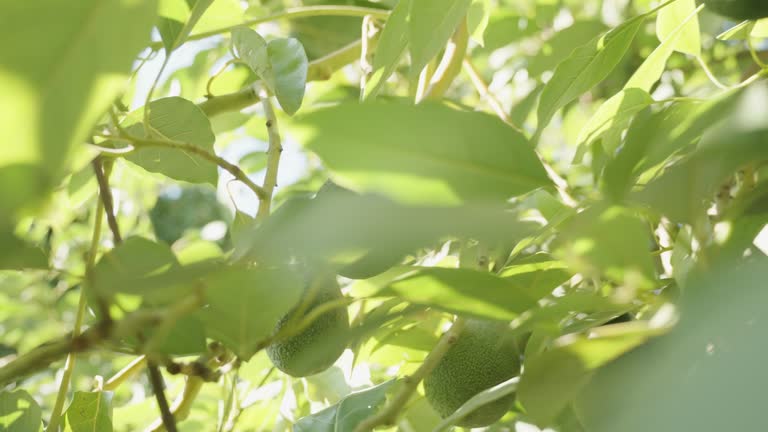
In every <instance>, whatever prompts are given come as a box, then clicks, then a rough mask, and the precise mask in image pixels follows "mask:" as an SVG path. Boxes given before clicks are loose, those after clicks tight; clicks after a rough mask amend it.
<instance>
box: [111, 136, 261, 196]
mask: <svg viewBox="0 0 768 432" xmlns="http://www.w3.org/2000/svg"><path fill="white" fill-rule="evenodd" d="M107 138H109V139H114V140H118V141H128V142H129V143H131V144H132V145H133V146H134V147H136V148H141V147H167V148H172V149H177V150H183V151H186V152H189V153H192V154H195V155H197V156H200V157H201V158H203V159H205V160H207V161H209V162H212V163H214V164H216V165H218V166H220V167H221V168H222V169H224V170H225V171H227V172H229V173H230V174H232V175H233V176H234V177H235V178H236V179H237V180H239V181H241V182H242V183H244V184H245V185H246V186H248V188H249V189H251V190H252V191H253V193H255V194H256V196H257V197H258V198H259V199H264V197H266V196H267V194H266V192H265V191H264V189H262V188H261V187H260V186H259V185H257V184H256V183H254V182H253V180H251V179H250V178H249V177H248V175H247V174H245V172H243V170H241V169H240V167H238V166H237V165H235V164H232V163H230V162H228V161H227V160H226V159H224V158H221V157H219V156H217V155H216V154H214V153H211V152H209V151H207V150H205V149H204V148H202V147H198V146H196V145H193V144H188V143H183V142H178V141H171V140H167V139H146V138H138V137H134V136H119V137H117V136H115V137H111V136H110V137H107Z"/></svg>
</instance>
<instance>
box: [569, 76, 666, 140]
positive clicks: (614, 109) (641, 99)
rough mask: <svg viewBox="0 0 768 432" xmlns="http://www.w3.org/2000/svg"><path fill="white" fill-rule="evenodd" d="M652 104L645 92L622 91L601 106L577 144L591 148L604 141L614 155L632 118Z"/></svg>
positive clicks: (632, 89)
mask: <svg viewBox="0 0 768 432" xmlns="http://www.w3.org/2000/svg"><path fill="white" fill-rule="evenodd" d="M652 103H653V98H651V95H649V94H648V92H646V91H645V90H642V89H638V88H628V89H625V90H622V91H621V92H619V93H617V94H616V95H614V96H613V97H611V98H610V99H608V100H607V101H605V103H603V104H602V105H600V108H598V109H597V112H595V114H593V115H592V117H590V119H589V121H588V122H587V123H586V124H585V125H584V127H583V128H582V129H581V132H579V137H578V138H577V139H576V142H577V143H578V145H579V146H589V145H592V143H593V142H595V141H597V140H602V143H603V148H604V149H605V151H606V153H608V154H609V155H611V154H613V153H614V152H615V151H616V149H617V148H618V147H619V143H620V142H621V133H622V132H623V131H624V129H626V127H627V126H628V125H629V123H630V121H631V120H632V117H633V116H634V115H635V114H637V113H638V112H640V111H641V110H642V109H643V108H646V107H647V106H649V105H650V104H652Z"/></svg>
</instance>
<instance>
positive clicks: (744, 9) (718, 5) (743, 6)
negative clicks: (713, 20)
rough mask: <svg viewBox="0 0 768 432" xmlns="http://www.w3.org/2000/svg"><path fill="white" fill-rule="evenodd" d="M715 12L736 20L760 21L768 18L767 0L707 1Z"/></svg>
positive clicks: (708, 5) (709, 7)
mask: <svg viewBox="0 0 768 432" xmlns="http://www.w3.org/2000/svg"><path fill="white" fill-rule="evenodd" d="M704 4H706V5H707V8H708V9H709V10H711V11H713V12H716V13H718V14H720V15H723V16H725V17H728V18H733V19H735V20H758V19H761V18H766V17H768V1H766V0H705V1H704Z"/></svg>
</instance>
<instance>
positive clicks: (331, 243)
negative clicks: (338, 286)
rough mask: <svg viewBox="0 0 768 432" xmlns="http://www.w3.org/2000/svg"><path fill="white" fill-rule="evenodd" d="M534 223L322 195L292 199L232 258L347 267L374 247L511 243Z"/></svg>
mask: <svg viewBox="0 0 768 432" xmlns="http://www.w3.org/2000/svg"><path fill="white" fill-rule="evenodd" d="M373 226H375V227H376V229H375V230H372V229H371V227H373ZM535 227H537V225H536V224H532V223H529V222H521V221H518V220H516V219H515V218H514V217H511V215H510V214H509V213H508V212H507V211H506V210H505V209H504V208H503V207H502V206H498V207H495V206H482V205H473V206H466V207H406V206H402V205H400V204H396V203H393V202H391V201H389V200H386V199H383V198H380V197H375V196H365V195H363V196H359V195H356V194H351V193H344V194H343V193H338V194H336V193H328V194H318V196H317V198H315V199H310V198H307V197H296V198H292V199H290V200H288V201H287V202H285V203H284V204H283V205H282V206H281V207H279V208H278V209H277V210H276V211H275V212H274V213H273V214H272V216H270V217H269V218H268V219H267V220H266V221H264V222H263V223H262V224H261V225H259V226H255V227H253V228H251V229H250V230H249V231H248V232H246V233H243V234H242V235H241V236H239V237H240V242H239V245H240V248H239V249H238V250H236V251H235V253H234V258H235V259H246V258H247V259H249V260H256V261H259V262H273V263H280V262H286V261H291V260H292V259H293V258H294V257H301V259H302V260H304V259H306V260H308V261H309V262H324V263H329V264H331V265H336V266H339V267H344V266H346V265H348V264H350V263H351V262H355V261H356V260H357V259H358V258H360V257H361V256H365V253H366V252H368V251H371V250H375V251H377V252H382V253H384V252H385V253H386V254H387V255H388V254H395V255H397V254H399V256H400V257H402V256H404V255H405V254H406V253H408V252H410V251H415V250H417V249H418V248H420V247H426V246H430V245H432V244H433V243H434V242H436V241H438V240H439V239H441V238H446V237H451V236H457V237H462V238H475V239H479V240H484V241H488V242H499V241H509V242H513V241H516V240H520V239H521V238H523V237H525V236H527V235H528V234H530V233H531V232H532V231H533V229H534V228H535ZM392 264H394V263H392ZM390 265H391V264H390Z"/></svg>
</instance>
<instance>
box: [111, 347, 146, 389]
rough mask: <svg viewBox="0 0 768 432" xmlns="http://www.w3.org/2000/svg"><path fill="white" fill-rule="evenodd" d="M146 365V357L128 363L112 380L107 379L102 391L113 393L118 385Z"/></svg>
mask: <svg viewBox="0 0 768 432" xmlns="http://www.w3.org/2000/svg"><path fill="white" fill-rule="evenodd" d="M146 364H147V357H146V356H143V355H142V356H139V357H136V358H135V359H133V360H132V361H131V362H130V363H128V364H127V365H126V366H125V367H124V368H122V369H120V371H118V372H117V373H116V374H115V375H114V376H112V378H110V379H108V380H107V382H106V383H104V386H103V390H107V391H114V390H116V389H117V388H118V387H120V384H122V383H124V382H125V381H126V380H128V378H131V377H132V376H134V375H136V373H138V372H139V371H140V370H141V369H142V368H143V367H144V366H146Z"/></svg>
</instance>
